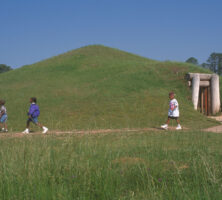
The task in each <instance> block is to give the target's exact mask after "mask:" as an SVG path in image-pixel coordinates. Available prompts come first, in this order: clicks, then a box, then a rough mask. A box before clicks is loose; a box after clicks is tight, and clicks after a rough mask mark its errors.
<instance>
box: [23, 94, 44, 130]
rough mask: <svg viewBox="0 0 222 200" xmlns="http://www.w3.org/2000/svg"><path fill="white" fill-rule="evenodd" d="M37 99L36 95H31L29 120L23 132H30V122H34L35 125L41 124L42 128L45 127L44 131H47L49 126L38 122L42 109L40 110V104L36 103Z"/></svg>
mask: <svg viewBox="0 0 222 200" xmlns="http://www.w3.org/2000/svg"><path fill="white" fill-rule="evenodd" d="M36 102H37V99H36V97H31V98H30V103H31V105H30V108H29V112H28V120H27V124H26V129H25V130H24V131H23V132H22V133H26V134H27V133H29V125H30V122H33V123H34V124H35V125H37V126H39V127H40V128H42V129H43V132H42V133H47V131H48V128H47V127H45V126H43V125H41V124H40V123H39V122H38V116H39V115H40V110H39V106H38V105H37V104H36Z"/></svg>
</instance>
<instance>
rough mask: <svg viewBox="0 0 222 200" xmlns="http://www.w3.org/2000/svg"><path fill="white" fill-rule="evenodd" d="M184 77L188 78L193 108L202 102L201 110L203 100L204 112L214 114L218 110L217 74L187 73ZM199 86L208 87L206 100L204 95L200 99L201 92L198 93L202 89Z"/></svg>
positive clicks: (218, 88) (218, 90)
mask: <svg viewBox="0 0 222 200" xmlns="http://www.w3.org/2000/svg"><path fill="white" fill-rule="evenodd" d="M186 79H187V80H188V85H189V86H191V87H192V102H193V105H194V110H197V108H198V105H200V102H202V103H201V107H202V109H201V110H202V111H203V102H206V103H207V105H206V103H205V114H207V115H210V114H213V115H215V114H216V113H218V112H220V85H219V76H218V75H217V74H200V73H188V74H187V75H186ZM200 88H208V94H209V96H208V98H207V99H208V100H206V96H205V99H202V97H203V93H201V94H200V91H202V89H200ZM205 95H206V94H205ZM207 107H208V108H207Z"/></svg>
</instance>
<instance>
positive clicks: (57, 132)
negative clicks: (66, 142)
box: [0, 127, 187, 138]
mask: <svg viewBox="0 0 222 200" xmlns="http://www.w3.org/2000/svg"><path fill="white" fill-rule="evenodd" d="M174 130H176V127H169V129H168V131H174ZM183 130H187V128H183ZM149 131H162V132H167V131H166V130H163V129H161V128H159V127H158V128H133V129H128V128H124V129H98V130H73V131H58V130H52V131H49V132H48V133H47V134H42V133H41V132H32V133H29V134H23V133H18V132H17V133H0V138H1V137H18V138H19V137H24V136H31V135H32V136H34V135H62V134H77V135H86V134H100V133H121V132H149Z"/></svg>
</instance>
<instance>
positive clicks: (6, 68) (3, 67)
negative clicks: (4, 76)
mask: <svg viewBox="0 0 222 200" xmlns="http://www.w3.org/2000/svg"><path fill="white" fill-rule="evenodd" d="M10 70H12V68H11V67H10V66H7V65H5V64H0V73H4V72H7V71H10Z"/></svg>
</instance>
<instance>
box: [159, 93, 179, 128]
mask: <svg viewBox="0 0 222 200" xmlns="http://www.w3.org/2000/svg"><path fill="white" fill-rule="evenodd" d="M169 99H170V103H169V110H168V119H167V121H166V124H164V125H162V126H161V128H163V129H166V130H167V129H168V124H169V122H170V120H171V119H175V120H176V122H177V127H176V130H181V129H182V127H181V126H180V121H179V116H180V112H179V104H178V102H177V100H176V99H175V94H174V92H170V93H169Z"/></svg>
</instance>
